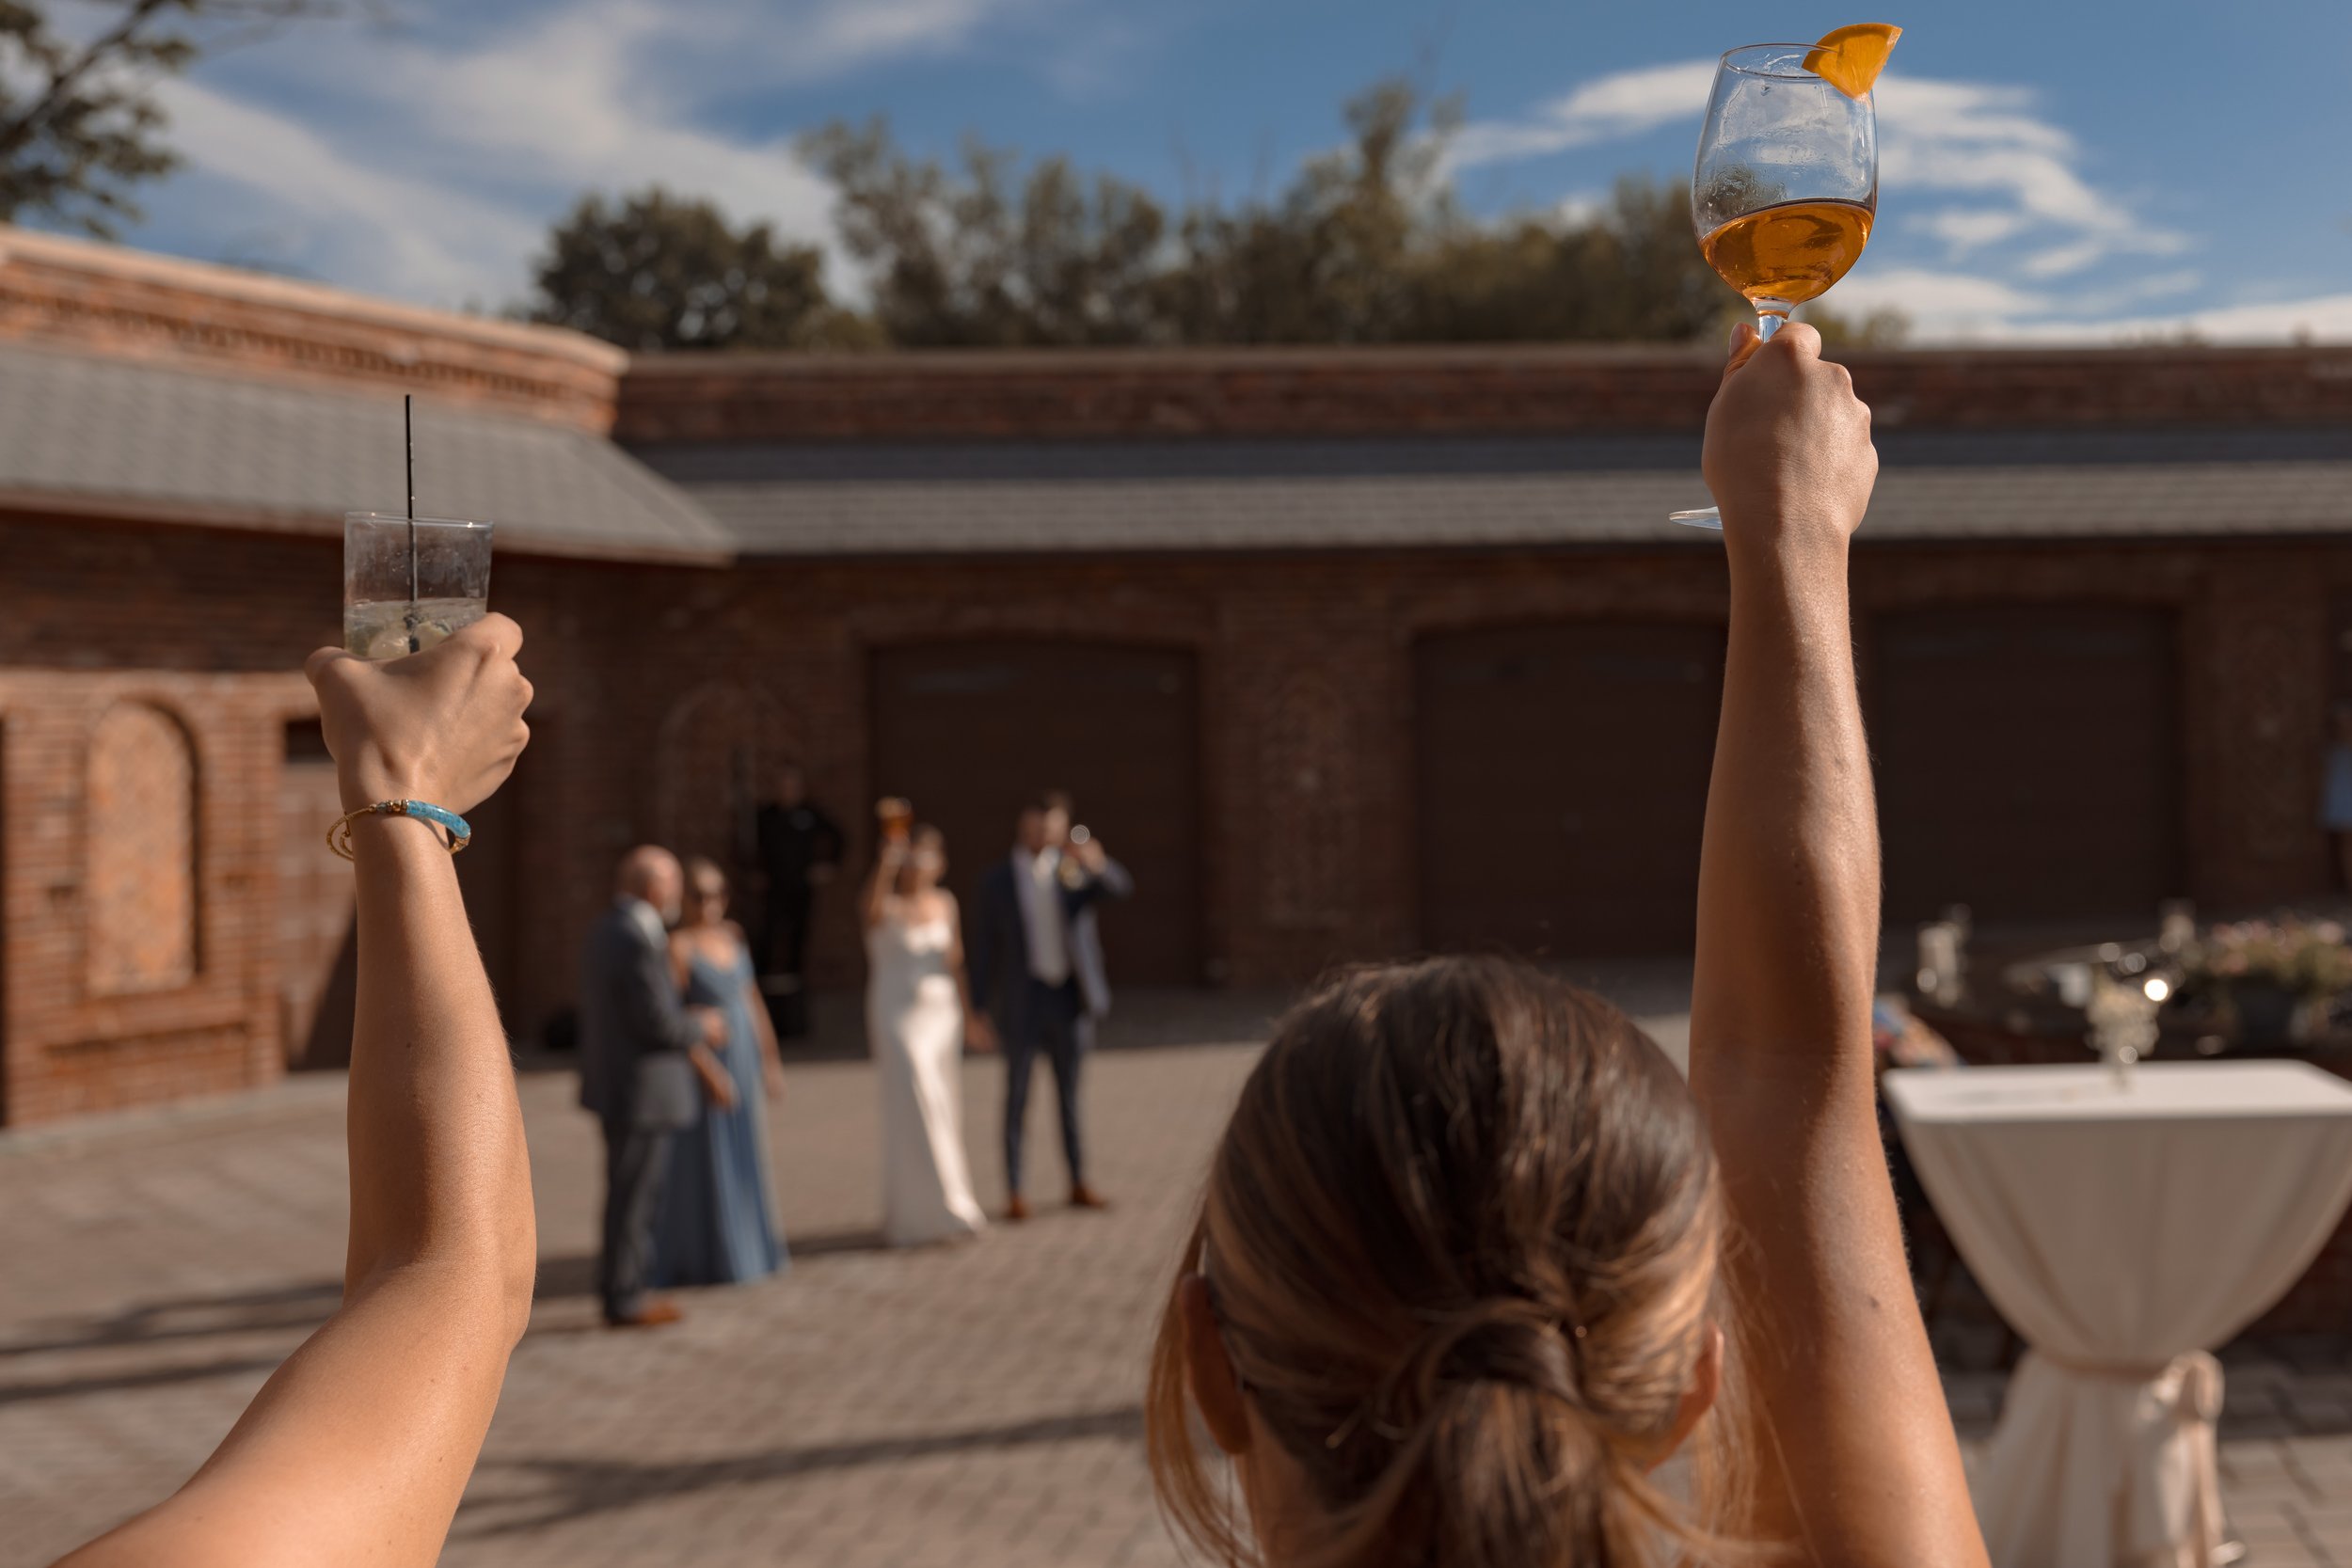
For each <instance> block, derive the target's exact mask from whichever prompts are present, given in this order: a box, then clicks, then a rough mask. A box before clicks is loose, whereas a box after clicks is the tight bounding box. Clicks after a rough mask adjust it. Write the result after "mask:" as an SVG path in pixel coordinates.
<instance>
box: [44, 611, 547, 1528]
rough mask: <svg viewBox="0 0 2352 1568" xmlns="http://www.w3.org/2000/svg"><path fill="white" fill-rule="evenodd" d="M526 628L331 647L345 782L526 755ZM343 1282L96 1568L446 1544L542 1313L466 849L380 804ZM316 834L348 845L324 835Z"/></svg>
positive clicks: (355, 1072) (367, 796) (332, 745)
mask: <svg viewBox="0 0 2352 1568" xmlns="http://www.w3.org/2000/svg"><path fill="white" fill-rule="evenodd" d="M521 643H522V636H521V633H520V632H519V631H518V630H517V629H516V626H515V624H514V623H513V622H512V621H509V620H507V619H506V618H505V617H504V616H499V615H493V616H490V617H488V618H487V619H485V620H484V621H483V622H481V623H480V624H478V625H476V626H470V627H469V628H467V629H466V630H465V631H462V632H460V633H458V634H457V635H456V636H454V637H453V638H451V639H449V641H446V642H444V643H442V644H441V645H440V646H439V647H437V648H436V649H434V650H433V651H432V652H430V653H425V654H419V655H416V656H414V657H409V658H405V659H401V660H398V661H396V662H393V663H390V664H385V665H373V664H367V663H364V662H362V661H361V660H358V659H356V658H353V657H349V656H347V655H344V654H342V653H339V652H336V651H333V650H322V651H321V652H320V653H318V654H316V655H314V656H312V657H311V660H310V679H311V682H312V684H313V685H315V686H316V687H317V688H318V693H319V708H320V713H321V716H322V718H323V719H324V721H325V725H326V740H327V745H328V747H329V749H330V750H332V751H333V752H334V754H335V760H336V770H337V773H338V775H339V776H340V778H341V781H342V797H343V803H344V805H345V806H346V807H348V808H357V807H358V806H362V805H366V804H369V803H371V802H373V801H377V800H395V799H406V800H427V801H431V802H433V803H435V804H438V805H443V806H447V807H449V808H451V809H452V810H454V811H458V812H464V811H467V810H469V809H470V808H471V807H472V806H474V805H475V804H476V803H478V802H479V801H481V800H483V799H484V798H485V797H486V796H488V795H489V794H490V792H491V791H492V790H494V789H496V788H497V787H498V785H499V784H500V783H501V781H503V780H504V779H505V777H506V775H507V773H508V772H509V771H510V770H511V769H512V768H513V767H514V764H515V759H516V757H517V756H518V755H520V754H521V752H522V749H523V743H524V741H525V739H526V738H527V733H528V732H526V731H525V729H524V727H523V722H522V712H523V708H524V706H525V705H527V704H528V703H529V702H530V700H531V687H530V685H529V683H527V682H526V681H525V680H524V679H523V678H522V675H521V673H520V672H518V671H517V670H516V667H515V653H516V649H518V648H519V647H520V646H521ZM352 850H353V853H354V854H355V855H356V856H357V857H358V860H357V867H356V869H357V874H358V922H359V983H358V1005H357V1015H356V1026H355V1028H354V1031H353V1037H352V1051H351V1085H350V1111H349V1136H350V1148H351V1233H350V1243H349V1247H348V1250H347V1252H346V1255H345V1268H344V1284H343V1301H342V1307H340V1308H339V1309H338V1310H337V1312H336V1313H335V1315H334V1316H333V1317H332V1318H330V1319H328V1320H327V1321H326V1323H325V1324H324V1325H322V1326H321V1327H320V1328H319V1330H318V1332H317V1333H315V1334H313V1335H311V1336H310V1338H309V1339H307V1340H305V1341H304V1342H303V1344H302V1346H301V1348H299V1349H298V1350H296V1351H295V1352H294V1354H293V1355H292V1356H291V1357H290V1358H288V1360H287V1361H286V1363H285V1364H284V1365H283V1366H281V1367H279V1368H278V1370H277V1372H276V1373H275V1374H273V1375H272V1376H271V1378H270V1380H269V1382H268V1383H266V1384H264V1385H263V1386H262V1391H261V1392H260V1393H259V1394H257V1395H255V1396H254V1400H253V1402H252V1404H251V1405H249V1406H248V1407H246V1412H245V1415H244V1417H243V1418H241V1419H239V1420H238V1422H237V1424H236V1426H235V1427H234V1428H233V1429H232V1430H231V1431H230V1433H229V1435H228V1437H227V1438H226V1439H225V1440H224V1441H223V1442H222V1444H221V1445H220V1447H219V1449H216V1450H215V1452H214V1454H213V1456H212V1458H211V1459H209V1460H207V1461H206V1462H205V1464H204V1465H203V1467H202V1468H201V1469H199V1470H198V1471H197V1473H196V1475H195V1477H194V1478H193V1479H192V1480H190V1481H188V1483H187V1484H186V1485H185V1486H183V1487H182V1488H181V1489H180V1491H179V1492H178V1493H176V1494H175V1495H173V1496H172V1497H170V1498H169V1499H167V1501H165V1502H163V1503H161V1504H158V1505H157V1506H156V1507H155V1508H153V1509H151V1510H150V1511H149V1512H148V1513H144V1514H141V1515H140V1516H139V1517H138V1518H136V1519H134V1520H132V1521H131V1522H130V1523H129V1524H127V1525H124V1526H123V1527H121V1528H119V1529H117V1530H115V1531H114V1532H113V1533H112V1534H110V1535H107V1536H104V1537H102V1538H101V1539H100V1540H98V1541H96V1542H94V1543H92V1544H89V1545H87V1546H85V1547H84V1548H82V1549H81V1550H80V1551H79V1552H76V1553H75V1554H73V1556H72V1557H71V1558H69V1559H67V1561H68V1562H69V1563H71V1564H72V1565H74V1568H115V1565H128V1564H138V1565H148V1564H153V1565H156V1568H166V1565H168V1568H213V1565H215V1564H217V1565H219V1568H279V1565H283V1568H308V1565H311V1564H317V1563H326V1562H332V1563H339V1564H370V1565H381V1568H393V1565H411V1564H413V1565H416V1568H423V1565H425V1564H429V1563H431V1562H432V1561H434V1560H436V1559H437V1557H438V1556H439V1555H440V1551H441V1542H442V1538H443V1537H444V1536H445V1535H446V1534H447V1533H448V1531H449V1524H450V1518H451V1516H452V1515H453V1513H455V1512H456V1509H457V1500H458V1497H459V1495H460V1494H461V1493H462V1492H463V1491H464V1490H465V1486H466V1478H467V1477H468V1476H469V1474H471V1472H472V1470H473V1463H474V1457H475V1455H476V1454H477V1453H478V1452H479V1451H480V1449H481V1447H482V1439H483V1434H484V1433H485V1432H486V1431H487V1430H488V1427H489V1424H490V1412H491V1409H492V1407H493V1406H495V1405H496V1404H497V1402H498V1394H499V1385H500V1383H501V1381H502V1380H503V1378H504V1376H505V1372H506V1359H507V1355H508V1354H509V1353H510V1352H511V1351H512V1350H513V1349H514V1346H515V1342H516V1339H517V1338H520V1336H521V1334H522V1331H523V1326H524V1324H525V1323H526V1322H527V1321H528V1319H529V1317H530V1312H531V1289H532V1271H533V1268H534V1265H535V1261H536V1255H537V1247H536V1243H535V1239H534V1233H533V1228H532V1206H531V1166H530V1162H529V1159H528V1157H527V1156H526V1154H525V1151H524V1148H523V1123H522V1113H521V1110H520V1107H519V1106H518V1105H517V1104H516V1098H515V1078H514V1071H513V1069H512V1067H511V1065H510V1063H509V1061H508V1057H507V1046H506V1036H505V1033H504V1031H503V1030H501V1027H500V1025H499V1015H498V1007H497V1005H496V1003H495V1002H494V1001H493V1000H492V998H491V994H490V985H489V981H488V980H487V979H486V978H485V976H484V974H483V971H482V961H481V958H479V957H478V956H477V955H476V953H475V951H474V944H473V937H472V934H471V929H470V927H469V926H468V925H467V922H466V910H465V905H464V902H463V901H462V900H461V899H460V898H459V896H458V892H457V877H456V873H455V871H454V869H453V866H452V865H451V863H450V854H449V851H448V850H447V849H445V848H444V847H442V845H441V842H440V840H439V839H438V838H437V836H436V831H435V830H434V829H433V828H432V827H430V826H429V825H428V824H426V823H425V822H424V821H422V820H421V819H418V818H404V817H389V816H364V817H361V818H359V819H358V822H357V823H356V824H355V826H354V828H353V832H352ZM317 852H318V853H320V854H325V853H326V847H325V846H324V845H321V846H318V847H317Z"/></svg>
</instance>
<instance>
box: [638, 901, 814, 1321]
mask: <svg viewBox="0 0 2352 1568" xmlns="http://www.w3.org/2000/svg"><path fill="white" fill-rule="evenodd" d="M670 958H671V962H672V964H673V966H674V968H675V971H676V974H677V980H678V985H679V987H680V988H681V989H682V990H683V991H684V992H685V997H686V1000H687V1002H688V1003H690V1004H692V1005H696V1006H706V1007H716V1008H717V1009H719V1011H720V1012H721V1013H723V1014H724V1015H725V1018H726V1021H727V1040H726V1045H725V1047H724V1049H723V1050H722V1051H721V1052H720V1053H719V1056H720V1061H721V1065H722V1066H723V1069H725V1072H726V1076H727V1079H728V1081H729V1082H730V1083H731V1084H732V1085H733V1087H734V1094H733V1096H732V1099H733V1101H734V1103H733V1104H732V1105H726V1104H722V1103H720V1101H719V1100H718V1098H717V1097H715V1096H713V1097H710V1098H708V1099H707V1101H706V1104H705V1107H704V1111H703V1117H702V1120H701V1121H699V1122H697V1123H696V1124H695V1125H694V1126H692V1127H690V1128H688V1129H687V1130H686V1131H685V1132H680V1133H679V1134H677V1136H676V1137H675V1139H674V1140H673V1141H672V1143H671V1146H670V1174H669V1180H667V1181H665V1182H664V1183H663V1184H662V1195H661V1212H660V1220H659V1222H658V1223H657V1224H656V1226H655V1227H654V1237H655V1240H654V1264H653V1277H654V1281H655V1283H656V1284H658V1285H660V1286H663V1287H671V1286H679V1285H736V1284H741V1283H742V1282H744V1281H746V1280H752V1279H759V1278H763V1277H765V1276H766V1275H771V1274H773V1273H775V1272H776V1271H777V1270H778V1269H780V1268H782V1267H784V1266H785V1263H786V1260H787V1259H786V1254H785V1248H784V1241H783V1238H782V1236H781V1235H780V1234H779V1233H778V1230H777V1227H776V1221H775V1212H774V1206H773V1202H772V1199H771V1196H770V1194H771V1186H770V1183H769V1179H768V1128H767V1117H766V1115H765V1106H764V1104H763V1101H766V1100H770V1099H773V1098H775V1097H776V1096H777V1095H779V1094H781V1093H782V1090H783V1084H784V1069H783V1064H782V1061H781V1059H780V1058H779V1056H778V1055H777V1053H776V1037H775V1031H774V1030H773V1029H772V1028H771V1026H770V1024H769V1022H768V1009H767V1008H766V1007H765V1006H762V1005H761V1002H760V996H759V987H758V982H757V980H756V979H755V976H754V974H753V972H752V961H751V956H750V951H749V948H748V947H747V946H746V944H745V942H744V941H743V932H742V929H741V927H738V926H737V925H736V924H735V923H734V922H733V921H731V920H729V919H728V918H727V879H726V874H725V873H724V872H723V871H721V870H720V869H719V868H718V866H716V865H714V864H713V863H710V862H709V861H707V860H704V859H701V858H700V857H697V858H695V859H693V860H690V861H688V862H687V863H686V908H685V919H684V920H683V921H682V922H681V923H680V924H679V926H678V928H677V929H676V931H675V932H673V933H672V934H671V937H670Z"/></svg>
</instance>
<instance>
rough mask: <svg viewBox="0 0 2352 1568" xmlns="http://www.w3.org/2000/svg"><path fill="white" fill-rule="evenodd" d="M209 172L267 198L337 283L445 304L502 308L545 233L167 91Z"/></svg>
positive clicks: (190, 91) (268, 119)
mask: <svg viewBox="0 0 2352 1568" xmlns="http://www.w3.org/2000/svg"><path fill="white" fill-rule="evenodd" d="M158 90H159V93H160V95H161V98H162V101H163V103H164V105H165V107H166V108H167V111H168V112H169V113H170V115H171V121H172V132H173V136H174V139H175V140H176V142H177V143H178V145H179V147H180V149H181V150H182V151H183V152H184V153H186V154H187V156H188V159H189V161H190V162H191V163H193V164H194V165H195V166H198V167H199V168H201V169H204V170H206V171H208V172H209V173H211V174H213V175H215V177H217V178H219V179H223V180H226V181H229V182H233V183H235V184H239V185H242V186H245V187H246V188H247V189H248V190H251V191H254V192H257V193H260V194H261V195H262V196H264V197H265V198H269V199H270V200H271V202H272V203H273V205H274V206H275V207H276V208H278V214H277V215H278V216H279V217H280V218H281V219H287V220H291V221H293V222H294V224H295V225H296V226H297V238H296V243H297V244H298V245H301V246H302V248H304V249H306V250H309V251H310V252H311V253H312V254H313V255H315V256H317V257H319V258H320V259H321V260H322V261H325V262H326V266H324V267H322V268H320V269H319V270H322V271H327V272H330V273H331V276H333V277H335V278H336V279H337V280H338V281H339V282H346V283H350V284H353V285H355V286H357V287H359V288H365V289H373V290H378V291H381V292H383V293H396V294H402V295H405V296H408V297H411V298H418V299H428V300H434V301H437V302H440V303H448V304H454V303H463V302H468V301H480V300H488V299H495V298H496V297H497V296H498V295H499V294H500V293H504V292H507V291H509V290H511V289H512V288H513V287H514V269H513V264H512V262H513V258H514V257H515V256H516V255H517V254H520V253H522V252H524V251H526V250H528V248H529V247H530V246H531V245H534V244H536V243H537V241H538V238H539V230H538V227H537V226H536V225H535V224H533V223H531V222H530V221H528V220H526V219H525V218H523V217H521V216H520V215H518V214H516V213H514V212H512V211H510V210H507V209H504V208H501V207H499V206H496V205H493V204H491V203H488V202H485V201H481V200H477V199H475V198H471V197H469V196H468V195H466V194H465V193H464V192H462V191H455V190H451V189H449V188H447V187H445V186H441V185H437V184H435V183H432V182H425V181H420V180H415V179H410V178H407V177H405V176H403V175H400V174H396V173H391V172H389V171H386V170H383V169H380V168H372V167H369V166H367V165H366V164H364V163H363V162H359V161H356V160H354V159H352V158H350V157H348V156H346V155H345V154H343V153H342V152H341V151H339V150H337V149H336V148H334V147H333V146H331V145H330V144H329V143H328V142H327V141H326V140H325V139H324V138H322V137H321V136H319V135H315V134H314V133H312V132H310V130H308V129H306V128H304V127H303V126H300V125H297V124H295V123H294V122H293V121H292V120H289V119H285V118H284V117H283V116H280V115H276V114H272V113H270V112H268V111H267V110H263V109H258V108H255V107H253V106H252V105H250V104H246V103H237V102H236V101H235V100H233V99H230V98H226V97H223V96H222V95H220V94H218V93H215V92H213V91H210V90H209V89H207V88H205V87H199V86H198V85H196V84H195V83H192V82H179V81H175V82H167V83H165V84H163V85H162V87H160V88H159V89H158Z"/></svg>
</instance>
